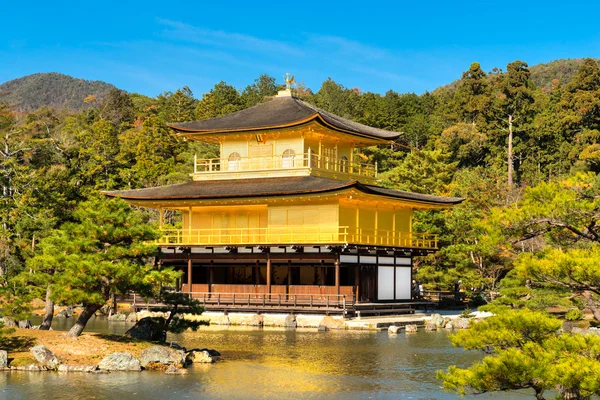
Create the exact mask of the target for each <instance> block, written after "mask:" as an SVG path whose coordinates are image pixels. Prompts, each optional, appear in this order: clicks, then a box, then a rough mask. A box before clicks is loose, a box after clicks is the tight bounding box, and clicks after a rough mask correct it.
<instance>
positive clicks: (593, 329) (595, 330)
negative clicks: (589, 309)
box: [587, 326, 600, 336]
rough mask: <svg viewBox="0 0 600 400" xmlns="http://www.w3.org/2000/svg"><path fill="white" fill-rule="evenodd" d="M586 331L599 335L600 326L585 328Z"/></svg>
mask: <svg viewBox="0 0 600 400" xmlns="http://www.w3.org/2000/svg"><path fill="white" fill-rule="evenodd" d="M587 333H589V334H592V335H598V336H600V328H595V327H593V326H591V327H589V328H588V329H587Z"/></svg>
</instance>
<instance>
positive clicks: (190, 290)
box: [187, 258, 192, 293]
mask: <svg viewBox="0 0 600 400" xmlns="http://www.w3.org/2000/svg"><path fill="white" fill-rule="evenodd" d="M187 275H188V276H187V278H188V279H187V284H188V293H192V259H191V258H189V259H188V274H187Z"/></svg>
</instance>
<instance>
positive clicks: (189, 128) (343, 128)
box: [167, 97, 402, 143]
mask: <svg viewBox="0 0 600 400" xmlns="http://www.w3.org/2000/svg"><path fill="white" fill-rule="evenodd" d="M313 120H318V122H320V123H321V124H323V125H324V126H327V127H328V128H330V129H333V130H336V131H339V132H343V133H347V134H350V135H354V136H359V137H362V138H366V139H370V140H374V141H377V142H382V143H386V142H390V141H393V140H395V139H397V138H398V137H400V135H401V134H402V133H401V132H391V131H386V130H383V129H379V128H374V127H370V126H367V125H363V124H360V123H358V122H354V121H351V120H348V119H346V118H343V117H340V116H337V115H334V114H331V113H328V112H326V111H324V110H321V109H320V108H318V107H315V106H313V105H311V104H308V103H305V102H304V101H302V100H301V99H297V98H295V97H284V98H275V99H273V100H270V101H267V102H265V103H260V104H258V105H255V106H253V107H250V108H247V109H244V110H240V111H236V112H234V113H231V114H227V115H223V116H220V117H215V118H210V119H207V120H202V121H191V122H180V123H169V124H167V126H169V127H170V128H171V129H173V130H175V131H177V132H181V133H184V134H194V133H197V134H223V133H235V132H248V131H259V130H269V129H278V128H287V127H292V126H297V125H300V124H304V123H307V122H310V121H313Z"/></svg>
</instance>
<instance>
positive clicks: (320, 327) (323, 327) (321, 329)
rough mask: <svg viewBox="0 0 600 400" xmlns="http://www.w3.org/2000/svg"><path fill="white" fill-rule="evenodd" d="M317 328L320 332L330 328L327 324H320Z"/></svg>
mask: <svg viewBox="0 0 600 400" xmlns="http://www.w3.org/2000/svg"><path fill="white" fill-rule="evenodd" d="M317 330H318V331H319V332H327V331H328V330H329V328H328V327H326V326H325V325H319V327H318V328H317Z"/></svg>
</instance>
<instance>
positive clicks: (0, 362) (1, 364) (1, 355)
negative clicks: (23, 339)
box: [0, 350, 8, 370]
mask: <svg viewBox="0 0 600 400" xmlns="http://www.w3.org/2000/svg"><path fill="white" fill-rule="evenodd" d="M6 368H8V352H7V351H6V350H0V370H3V369H6Z"/></svg>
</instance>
